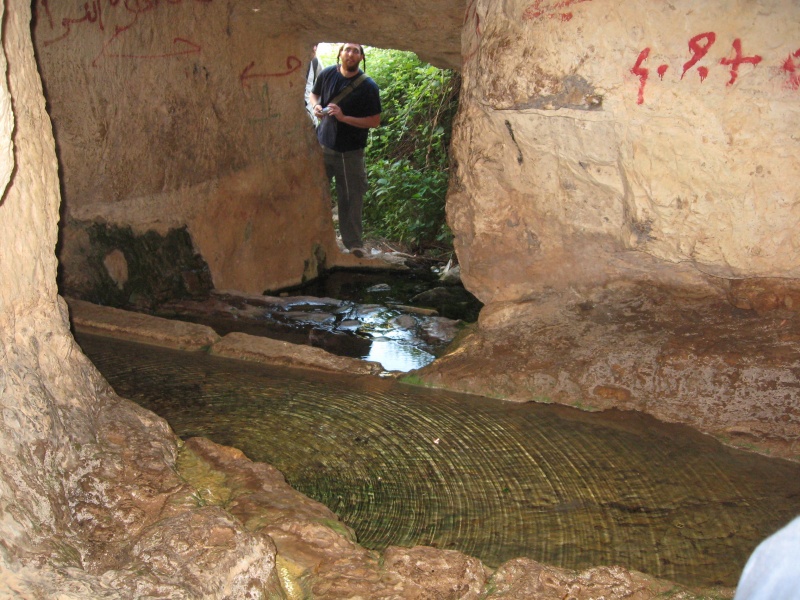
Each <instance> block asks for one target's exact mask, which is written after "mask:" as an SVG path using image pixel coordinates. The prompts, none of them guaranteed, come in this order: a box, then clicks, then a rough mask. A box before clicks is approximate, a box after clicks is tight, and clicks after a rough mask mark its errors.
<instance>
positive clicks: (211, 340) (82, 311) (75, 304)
mask: <svg viewBox="0 0 800 600" xmlns="http://www.w3.org/2000/svg"><path fill="white" fill-rule="evenodd" d="M66 301H67V304H68V305H69V312H70V318H71V321H72V324H73V327H75V329H76V330H78V331H81V332H83V333H89V334H95V335H105V336H111V337H115V338H119V339H125V340H129V341H132V342H140V343H142V344H152V345H156V346H164V347H167V348H175V349H178V350H205V349H207V348H208V347H210V346H212V345H213V344H215V343H216V342H217V341H219V340H220V336H219V335H218V334H217V333H216V332H215V331H214V330H213V329H211V328H210V327H207V326H206V325H198V324H196V323H186V322H183V321H173V320H170V319H163V318H161V317H153V316H151V315H143V314H140V313H135V312H129V311H126V310H121V309H119V308H112V307H110V306H99V305H97V304H92V303H91V302H86V301H84V300H77V299H74V298H66Z"/></svg>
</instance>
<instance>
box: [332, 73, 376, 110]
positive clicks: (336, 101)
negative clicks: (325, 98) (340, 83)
mask: <svg viewBox="0 0 800 600" xmlns="http://www.w3.org/2000/svg"><path fill="white" fill-rule="evenodd" d="M366 78H367V74H366V73H361V75H359V76H358V77H356V78H355V79H354V80H353V81H351V82H350V83H348V84H347V87H345V88H344V89H343V90H342V91H341V92H339V94H338V95H337V96H336V98H334V99H333V100H331V101H330V102H328V104H339V102H341V101H342V99H343V98H344V97H345V96H347V94H349V93H350V92H352V91H353V90H354V89H356V88H357V87H358V86H359V85H361V82H362V81H364V80H365V79H366Z"/></svg>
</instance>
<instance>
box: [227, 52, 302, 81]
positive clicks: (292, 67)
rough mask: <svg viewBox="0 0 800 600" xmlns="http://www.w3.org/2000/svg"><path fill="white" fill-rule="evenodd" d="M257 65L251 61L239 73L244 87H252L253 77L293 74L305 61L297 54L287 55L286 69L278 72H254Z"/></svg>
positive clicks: (263, 77) (262, 77) (264, 77)
mask: <svg viewBox="0 0 800 600" xmlns="http://www.w3.org/2000/svg"><path fill="white" fill-rule="evenodd" d="M255 66H256V63H255V61H253V62H251V63H250V64H249V65H247V66H246V67H245V68H244V69H243V70H242V72H241V73H240V74H239V81H240V82H241V84H242V87H250V80H251V79H266V78H268V77H286V76H287V75H291V74H292V73H294V72H295V71H297V70H298V69H299V68H300V67H302V66H303V61H301V60H300V59H299V58H297V57H296V56H288V57H286V69H287V70H286V71H279V72H276V73H252V72H251V71H252V70H253V67H255Z"/></svg>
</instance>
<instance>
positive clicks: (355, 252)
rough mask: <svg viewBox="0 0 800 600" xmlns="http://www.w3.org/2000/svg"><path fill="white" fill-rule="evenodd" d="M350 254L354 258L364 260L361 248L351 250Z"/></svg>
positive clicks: (363, 252)
mask: <svg viewBox="0 0 800 600" xmlns="http://www.w3.org/2000/svg"><path fill="white" fill-rule="evenodd" d="M350 254H352V255H353V256H355V257H356V258H364V254H365V251H364V249H363V248H351V249H350Z"/></svg>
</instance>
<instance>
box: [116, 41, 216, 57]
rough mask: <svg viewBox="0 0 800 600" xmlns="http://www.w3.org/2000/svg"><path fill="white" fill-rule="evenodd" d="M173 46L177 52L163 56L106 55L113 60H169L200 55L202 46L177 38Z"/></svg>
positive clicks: (163, 54) (162, 54)
mask: <svg viewBox="0 0 800 600" xmlns="http://www.w3.org/2000/svg"><path fill="white" fill-rule="evenodd" d="M172 44H173V45H174V46H175V48H176V50H175V51H174V52H166V53H161V54H111V53H106V54H105V55H106V56H109V57H113V58H168V57H170V56H181V55H184V54H199V53H200V50H201V48H200V46H198V45H197V44H195V43H193V42H191V41H189V40H185V39H183V38H177V37H176V38H175V39H173V40H172Z"/></svg>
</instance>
